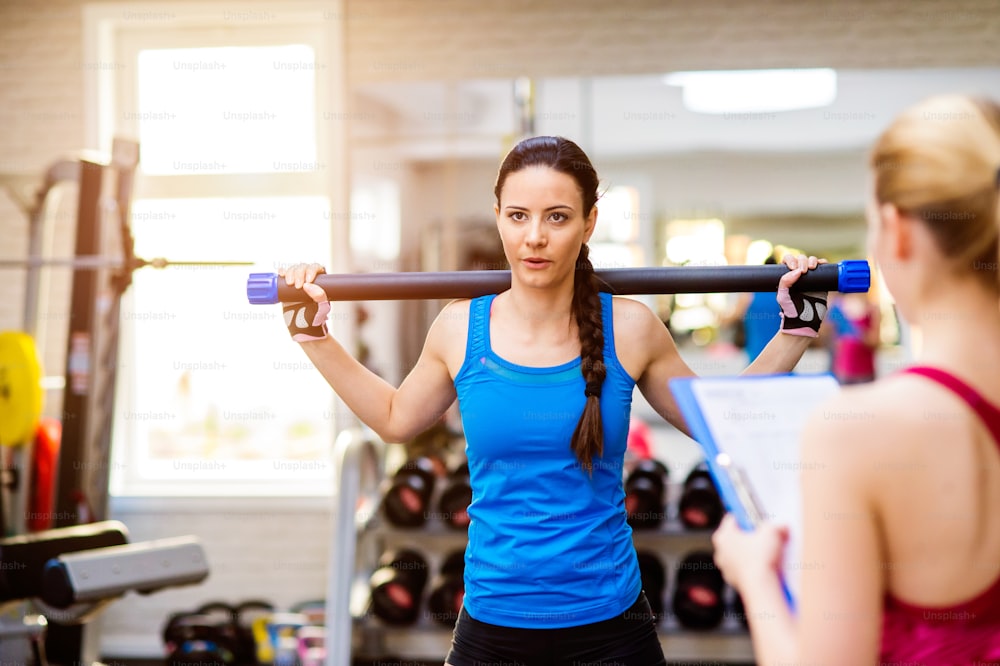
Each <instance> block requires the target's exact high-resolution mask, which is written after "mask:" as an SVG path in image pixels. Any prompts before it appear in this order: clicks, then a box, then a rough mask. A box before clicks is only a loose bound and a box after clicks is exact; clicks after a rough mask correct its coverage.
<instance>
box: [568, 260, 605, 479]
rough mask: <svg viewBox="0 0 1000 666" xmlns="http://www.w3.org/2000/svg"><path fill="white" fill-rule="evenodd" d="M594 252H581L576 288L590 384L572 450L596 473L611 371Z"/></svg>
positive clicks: (586, 376)
mask: <svg viewBox="0 0 1000 666" xmlns="http://www.w3.org/2000/svg"><path fill="white" fill-rule="evenodd" d="M589 255H590V250H589V248H588V247H587V246H586V244H585V245H583V246H582V247H581V248H580V256H579V258H578V259H577V263H576V276H575V280H574V286H573V313H574V315H575V316H576V325H577V328H578V329H579V331H580V357H581V361H582V362H581V364H580V370H581V372H582V373H583V379H584V381H585V382H586V383H587V384H586V389H585V390H584V394H585V395H586V396H587V397H586V401H587V402H586V404H585V405H584V407H583V414H582V415H581V416H580V421H579V422H578V423H577V424H576V430H575V431H574V432H573V440H572V448H573V453H575V454H576V457H577V459H578V460H579V461H580V464H581V465H582V466H583V467H584V468H585V469H586V470H587V471H588V472H591V473H593V459H594V456H599V455H601V454H602V453H603V451H604V426H603V424H602V423H601V387H602V386H603V384H604V377H605V376H606V375H607V370H606V368H605V367H604V325H603V321H602V318H601V297H600V292H599V290H598V287H597V278H596V277H595V276H594V266H593V264H591V263H590V257H589Z"/></svg>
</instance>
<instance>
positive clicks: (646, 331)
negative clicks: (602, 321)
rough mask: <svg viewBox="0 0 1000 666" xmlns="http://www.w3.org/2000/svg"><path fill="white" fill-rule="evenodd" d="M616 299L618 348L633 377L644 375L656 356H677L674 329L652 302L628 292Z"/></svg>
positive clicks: (667, 357)
mask: <svg viewBox="0 0 1000 666" xmlns="http://www.w3.org/2000/svg"><path fill="white" fill-rule="evenodd" d="M612 303H613V306H612V307H613V309H614V327H615V351H616V352H617V354H618V360H619V362H620V363H621V364H622V367H623V368H625V370H626V371H627V372H628V373H629V374H630V375H631V376H632V377H635V378H636V379H638V378H640V377H642V375H643V374H645V372H646V369H647V368H648V367H649V365H650V364H651V363H652V361H653V360H654V359H664V360H670V359H673V358H674V357H676V356H677V347H676V346H675V345H674V340H673V338H672V337H671V335H670V331H668V330H667V327H666V325H665V324H664V323H663V322H662V321H661V320H660V318H659V317H657V316H656V314H655V313H654V312H653V311H652V310H651V309H650V308H649V306H647V305H646V304H645V303H642V302H641V301H637V300H636V299H634V298H627V297H624V296H616V297H614V299H612Z"/></svg>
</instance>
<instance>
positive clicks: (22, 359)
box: [0, 331, 45, 446]
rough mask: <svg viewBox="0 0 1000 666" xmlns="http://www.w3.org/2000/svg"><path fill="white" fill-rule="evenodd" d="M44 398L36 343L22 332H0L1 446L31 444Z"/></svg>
mask: <svg viewBox="0 0 1000 666" xmlns="http://www.w3.org/2000/svg"><path fill="white" fill-rule="evenodd" d="M44 397H45V394H44V392H43V391H42V367H41V364H40V363H39V362H38V354H37V352H36V351H35V342H34V340H32V339H31V336H30V335H28V334H27V333H22V332H20V331H2V332H0V444H3V445H6V446H18V445H21V444H24V443H26V442H29V441H31V439H32V438H33V437H34V436H35V428H36V427H37V426H38V421H39V419H41V416H42V402H43V399H44Z"/></svg>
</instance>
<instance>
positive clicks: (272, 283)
mask: <svg viewBox="0 0 1000 666" xmlns="http://www.w3.org/2000/svg"><path fill="white" fill-rule="evenodd" d="M247 298H248V299H250V303H251V304H253V305H270V304H271V303H277V302H278V274H277V273H251V274H250V277H248V278H247Z"/></svg>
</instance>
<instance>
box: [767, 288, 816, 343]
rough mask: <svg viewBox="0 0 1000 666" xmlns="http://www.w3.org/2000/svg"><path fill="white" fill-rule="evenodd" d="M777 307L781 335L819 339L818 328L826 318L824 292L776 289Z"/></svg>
mask: <svg viewBox="0 0 1000 666" xmlns="http://www.w3.org/2000/svg"><path fill="white" fill-rule="evenodd" d="M778 305H780V306H781V332H782V333H787V334H789V335H803V336H806V337H809V338H815V337H819V326H820V324H822V323H823V317H825V316H826V292H822V291H811V292H805V293H803V292H790V291H789V290H788V287H778Z"/></svg>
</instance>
